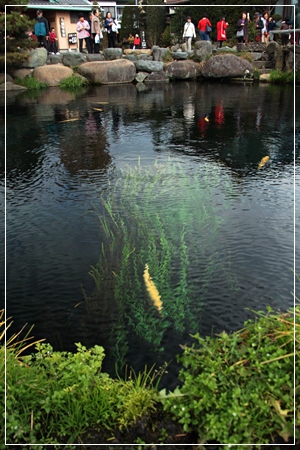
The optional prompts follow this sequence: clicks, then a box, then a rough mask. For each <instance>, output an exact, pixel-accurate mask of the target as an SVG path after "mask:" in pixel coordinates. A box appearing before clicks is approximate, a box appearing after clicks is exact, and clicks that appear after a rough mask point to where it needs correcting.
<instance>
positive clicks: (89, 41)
mask: <svg viewBox="0 0 300 450" xmlns="http://www.w3.org/2000/svg"><path fill="white" fill-rule="evenodd" d="M85 45H86V49H87V52H88V53H92V50H91V38H90V37H87V38H85Z"/></svg>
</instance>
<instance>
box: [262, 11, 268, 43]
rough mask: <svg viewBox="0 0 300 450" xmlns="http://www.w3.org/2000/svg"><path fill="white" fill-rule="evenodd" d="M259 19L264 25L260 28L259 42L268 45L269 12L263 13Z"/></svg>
mask: <svg viewBox="0 0 300 450" xmlns="http://www.w3.org/2000/svg"><path fill="white" fill-rule="evenodd" d="M261 20H262V23H263V25H264V26H263V28H262V30H261V42H263V43H265V44H266V45H268V44H269V41H270V35H269V14H268V12H267V11H265V12H264V13H263V16H262V18H261Z"/></svg>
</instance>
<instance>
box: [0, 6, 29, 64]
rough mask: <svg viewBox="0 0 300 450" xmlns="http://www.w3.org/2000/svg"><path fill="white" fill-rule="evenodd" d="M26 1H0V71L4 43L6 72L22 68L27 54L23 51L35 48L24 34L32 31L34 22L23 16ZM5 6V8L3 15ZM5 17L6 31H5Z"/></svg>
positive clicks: (2, 61) (2, 62)
mask: <svg viewBox="0 0 300 450" xmlns="http://www.w3.org/2000/svg"><path fill="white" fill-rule="evenodd" d="M25 3H26V0H15V1H10V2H8V1H5V0H1V1H0V70H1V71H4V69H5V56H4V54H5V41H6V69H7V71H9V70H11V69H13V68H18V67H21V66H22V63H23V62H24V61H25V60H26V59H27V57H28V54H27V53H26V52H24V50H26V49H29V48H34V47H36V44H35V43H34V42H33V41H32V40H31V39H30V38H29V36H28V34H26V32H27V31H28V30H32V29H33V26H34V23H35V21H33V20H30V19H29V18H28V16H26V15H25V14H24V12H25V11H26V7H25V6H24V7H22V6H14V5H20V4H21V5H22V4H24V5H25ZM5 4H6V5H8V6H7V8H6V15H5ZM5 17H6V30H5Z"/></svg>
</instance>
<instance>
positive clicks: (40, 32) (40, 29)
mask: <svg viewBox="0 0 300 450" xmlns="http://www.w3.org/2000/svg"><path fill="white" fill-rule="evenodd" d="M34 34H35V35H36V36H46V34H47V32H46V25H45V22H42V21H41V20H39V21H38V22H37V23H36V24H35V25H34Z"/></svg>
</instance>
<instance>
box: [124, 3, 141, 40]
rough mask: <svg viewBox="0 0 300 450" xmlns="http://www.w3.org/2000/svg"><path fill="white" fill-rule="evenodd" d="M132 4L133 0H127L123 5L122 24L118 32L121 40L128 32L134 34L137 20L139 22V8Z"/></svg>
mask: <svg viewBox="0 0 300 450" xmlns="http://www.w3.org/2000/svg"><path fill="white" fill-rule="evenodd" d="M134 5H135V3H134V0H129V2H128V3H126V5H125V8H124V11H123V14H122V26H121V33H120V38H121V41H122V40H123V39H124V38H127V37H128V35H129V34H130V33H131V34H134V32H135V29H136V25H137V22H139V10H138V7H135V6H134ZM137 16H138V17H137ZM137 32H138V31H137Z"/></svg>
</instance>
